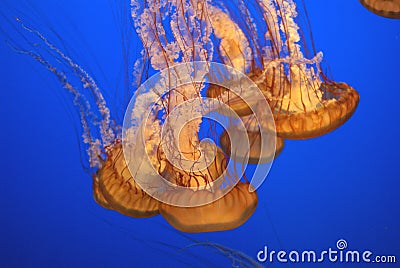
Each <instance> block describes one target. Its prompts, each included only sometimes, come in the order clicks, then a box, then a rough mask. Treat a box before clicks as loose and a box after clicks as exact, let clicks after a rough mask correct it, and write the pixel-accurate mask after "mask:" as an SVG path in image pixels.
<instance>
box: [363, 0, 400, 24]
mask: <svg viewBox="0 0 400 268" xmlns="http://www.w3.org/2000/svg"><path fill="white" fill-rule="evenodd" d="M360 3H361V4H362V5H363V6H364V7H366V8H367V9H368V10H369V11H371V12H373V13H375V14H376V15H379V16H382V17H386V18H390V19H400V1H399V0H360Z"/></svg>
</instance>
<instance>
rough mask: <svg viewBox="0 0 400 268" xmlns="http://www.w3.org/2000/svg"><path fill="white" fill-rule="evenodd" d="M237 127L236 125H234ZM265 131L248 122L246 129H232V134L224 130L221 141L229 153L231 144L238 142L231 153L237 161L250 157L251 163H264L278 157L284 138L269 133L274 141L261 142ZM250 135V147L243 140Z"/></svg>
mask: <svg viewBox="0 0 400 268" xmlns="http://www.w3.org/2000/svg"><path fill="white" fill-rule="evenodd" d="M251 116H252V115H250V116H249V117H251ZM232 127H233V128H235V126H232ZM260 131H263V130H262V129H261V128H253V129H252V128H251V127H248V125H247V124H246V131H241V130H238V129H234V130H233V131H231V133H232V134H233V135H232V136H229V135H228V132H227V131H224V132H222V134H221V137H220V142H221V146H222V149H223V150H224V151H225V152H227V153H228V154H229V153H230V151H231V146H230V145H231V144H233V143H236V144H238V146H237V147H236V150H235V151H234V152H232V153H233V155H231V159H234V160H235V161H242V162H243V161H244V160H245V159H247V158H248V161H249V164H263V163H268V162H270V161H271V160H272V159H274V158H276V157H277V156H278V155H279V154H280V153H281V152H282V150H283V147H284V144H285V142H284V139H283V138H281V137H276V136H275V135H268V138H269V139H274V141H269V142H266V143H262V142H261V133H260ZM246 137H248V139H249V143H250V147H247V146H242V145H243V143H241V141H242V140H243V139H244V138H246Z"/></svg>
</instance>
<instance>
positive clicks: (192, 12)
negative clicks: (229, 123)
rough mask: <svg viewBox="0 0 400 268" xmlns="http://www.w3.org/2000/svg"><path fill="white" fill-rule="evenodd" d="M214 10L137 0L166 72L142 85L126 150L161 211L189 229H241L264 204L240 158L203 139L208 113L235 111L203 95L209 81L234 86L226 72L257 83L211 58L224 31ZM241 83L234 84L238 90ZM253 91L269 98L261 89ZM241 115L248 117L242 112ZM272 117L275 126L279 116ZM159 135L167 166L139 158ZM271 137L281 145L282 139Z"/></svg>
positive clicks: (144, 34) (141, 25)
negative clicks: (240, 168)
mask: <svg viewBox="0 0 400 268" xmlns="http://www.w3.org/2000/svg"><path fill="white" fill-rule="evenodd" d="M210 14H211V15H210ZM212 14H213V11H212V7H211V6H210V5H209V1H205V0H198V1H162V2H157V1H154V2H153V1H149V2H146V3H145V4H144V5H141V4H140V3H139V2H136V1H134V2H133V8H132V16H133V19H134V22H135V26H136V29H137V33H138V35H139V36H140V38H141V40H142V42H143V45H144V47H145V52H144V54H145V55H148V57H149V61H150V64H151V66H152V68H153V69H154V70H159V71H160V72H159V73H158V74H157V75H156V76H154V77H152V78H151V79H149V80H148V81H146V83H144V84H143V85H142V86H141V87H140V88H139V89H138V91H137V92H136V94H135V96H134V98H132V100H131V103H130V105H129V106H128V109H127V114H126V117H125V121H124V131H125V132H124V133H123V148H124V155H125V159H126V162H127V166H128V167H129V170H130V173H131V174H133V177H134V178H135V181H136V182H137V183H138V185H140V187H141V188H142V189H143V190H144V191H145V192H146V193H147V194H149V195H151V196H152V197H153V198H155V199H157V200H159V201H160V205H159V211H160V213H161V215H163V216H164V218H165V219H166V220H167V221H168V222H169V223H170V224H171V225H172V226H174V227H175V228H177V229H179V230H181V231H185V232H204V231H219V230H228V229H232V228H235V227H238V226H240V225H241V224H243V223H244V222H245V221H246V220H247V219H248V218H249V217H250V216H251V214H252V213H253V212H254V210H255V208H256V206H257V194H256V192H255V191H254V190H255V187H254V186H252V185H250V184H249V182H248V181H240V179H241V178H242V175H243V172H242V173H240V172H237V167H236V166H235V164H232V161H228V158H227V156H226V154H225V153H224V152H223V151H222V150H221V149H220V148H219V147H218V146H217V145H215V143H214V142H210V140H209V139H208V140H203V141H200V138H199V133H200V132H201V125H202V122H203V118H204V117H207V118H208V119H212V120H215V119H216V118H215V117H213V115H212V114H213V112H214V111H215V110H221V109H222V110H223V109H225V111H226V112H227V113H230V112H232V111H231V110H230V109H229V107H226V105H224V104H222V105H221V103H220V102H219V101H217V100H215V99H203V98H202V95H201V92H202V91H203V89H204V88H205V87H206V83H205V82H209V83H217V84H221V85H223V86H226V87H231V86H232V85H224V83H226V81H227V80H226V79H223V78H221V76H222V77H226V76H230V77H235V79H234V80H240V79H239V78H240V77H242V78H241V79H242V80H243V81H242V86H243V85H247V86H248V88H249V91H250V92H252V90H251V89H252V88H256V86H255V85H254V83H253V82H252V81H251V80H250V79H248V78H247V77H246V76H244V75H243V74H241V73H240V72H238V71H237V70H235V69H234V68H228V67H224V66H220V65H215V64H213V63H211V61H212V58H213V49H214V45H213V42H212V38H213V36H214V34H215V36H217V37H218V35H219V33H218V31H215V32H213V27H212V23H211V17H212ZM238 62H240V59H239V60H238ZM216 74H218V75H216ZM217 76H218V77H217ZM238 77H239V78H238ZM246 78H247V79H246ZM252 84H253V86H252ZM240 86H241V85H236V86H233V87H236V91H238V89H237V88H238V87H240ZM233 90H234V91H235V89H233ZM253 91H255V93H253V94H254V95H257V92H258V97H259V98H262V94H261V92H259V91H257V90H256V89H254V90H253ZM267 108H268V109H267V111H269V107H268V106H267ZM233 114H235V113H233ZM256 114H257V112H256ZM233 117H234V119H236V120H238V121H240V119H239V117H238V116H237V115H236V116H234V115H233ZM265 119H266V120H268V119H270V121H272V124H273V120H272V115H271V116H268V115H267V116H265ZM219 123H221V124H222V125H224V124H225V123H224V122H222V121H221V122H219ZM155 126H157V127H158V128H162V130H161V131H155V132H153V135H147V134H146V130H147V129H154V128H155ZM239 128H240V129H241V130H245V128H244V126H243V123H240V122H239ZM271 133H273V134H275V133H274V132H271ZM268 135H272V134H267V135H262V137H261V138H260V139H263V142H266V141H267V139H268V138H267V136H268ZM210 138H212V137H210ZM154 140H157V141H159V143H158V146H156V147H154V148H152V150H153V152H154V151H157V156H158V161H159V163H160V167H157V166H155V165H154V163H152V161H151V159H150V158H147V157H144V158H142V159H138V158H141V157H142V156H146V155H149V154H150V155H151V154H154V153H152V152H149V151H148V150H147V149H146V147H147V144H148V143H149V142H152V141H154ZM270 143H271V145H272V146H271V147H272V148H273V149H275V140H272V142H270ZM270 158H271V157H270ZM269 160H270V159H269ZM265 175H266V173H264V174H263V176H264V177H265ZM257 184H258V183H257ZM221 215H222V216H221Z"/></svg>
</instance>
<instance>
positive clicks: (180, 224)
mask: <svg viewBox="0 0 400 268" xmlns="http://www.w3.org/2000/svg"><path fill="white" fill-rule="evenodd" d="M166 194H167V195H168V194H169V193H166ZM213 195H214V193H212V192H210V191H208V190H199V191H194V192H193V194H192V198H193V199H204V200H208V199H212V198H213V197H212V196H213ZM169 198H171V199H173V198H180V196H177V195H176V193H174V192H171V194H170V196H169ZM257 203H258V198H257V193H256V192H249V184H248V183H242V182H239V183H238V184H237V185H236V186H235V187H233V188H232V190H231V191H230V192H229V193H228V194H226V195H224V196H223V197H221V198H220V199H218V200H216V201H214V202H212V203H209V204H206V205H202V206H197V207H178V206H172V205H169V204H167V203H161V204H160V208H159V209H160V213H161V215H162V216H163V217H164V218H165V219H166V220H167V221H168V222H169V223H170V224H171V225H172V226H173V227H175V228H176V229H178V230H180V231H182V232H188V233H198V232H215V231H225V230H230V229H234V228H236V227H238V226H240V225H242V224H243V223H244V222H246V221H247V220H248V219H249V218H250V216H251V215H252V214H253V212H254V211H255V209H256V207H257Z"/></svg>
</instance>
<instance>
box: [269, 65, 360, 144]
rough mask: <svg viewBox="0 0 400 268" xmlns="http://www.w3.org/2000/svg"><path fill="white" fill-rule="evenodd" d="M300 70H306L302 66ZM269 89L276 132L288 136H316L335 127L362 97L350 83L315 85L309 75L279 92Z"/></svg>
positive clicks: (345, 118) (305, 137)
mask: <svg viewBox="0 0 400 268" xmlns="http://www.w3.org/2000/svg"><path fill="white" fill-rule="evenodd" d="M291 68H292V69H291V70H294V69H297V67H294V68H293V67H291ZM296 72H298V73H299V74H301V73H302V71H301V70H300V69H297V70H296ZM279 79H280V78H279ZM301 79H303V78H301ZM267 91H268V93H270V95H269V97H267V98H268V99H269V103H270V106H271V109H272V112H273V114H274V118H275V128H276V133H277V135H278V136H279V137H282V138H285V139H309V138H315V137H318V136H321V135H324V134H327V133H328V132H330V131H332V130H335V129H336V128H338V127H340V126H341V125H342V124H344V123H345V122H346V121H347V120H348V119H349V118H350V117H351V116H352V115H353V113H354V111H355V110H356V108H357V105H358V102H359V100H360V96H359V95H358V93H357V91H355V90H354V89H353V88H352V87H351V86H349V85H347V84H346V83H336V82H320V83H317V84H311V83H309V81H308V80H307V78H304V80H303V81H301V82H299V81H296V82H295V81H293V80H292V82H291V83H288V84H286V85H285V86H284V87H283V88H279V91H277V90H276V89H273V90H268V89H267ZM267 96H268V94H267Z"/></svg>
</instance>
